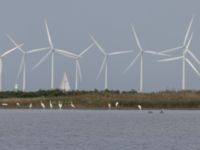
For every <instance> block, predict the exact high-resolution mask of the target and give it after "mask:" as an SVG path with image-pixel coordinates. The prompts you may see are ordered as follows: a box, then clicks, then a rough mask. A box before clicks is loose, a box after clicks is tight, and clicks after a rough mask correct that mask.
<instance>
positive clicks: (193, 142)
mask: <svg viewBox="0 0 200 150" xmlns="http://www.w3.org/2000/svg"><path fill="white" fill-rule="evenodd" d="M0 149H1V150H200V111H165V113H164V114H160V113H159V111H156V110H154V111H153V113H152V114H148V113H147V111H131V110H129V111H125V110H120V111H114V110H113V111H109V110H0Z"/></svg>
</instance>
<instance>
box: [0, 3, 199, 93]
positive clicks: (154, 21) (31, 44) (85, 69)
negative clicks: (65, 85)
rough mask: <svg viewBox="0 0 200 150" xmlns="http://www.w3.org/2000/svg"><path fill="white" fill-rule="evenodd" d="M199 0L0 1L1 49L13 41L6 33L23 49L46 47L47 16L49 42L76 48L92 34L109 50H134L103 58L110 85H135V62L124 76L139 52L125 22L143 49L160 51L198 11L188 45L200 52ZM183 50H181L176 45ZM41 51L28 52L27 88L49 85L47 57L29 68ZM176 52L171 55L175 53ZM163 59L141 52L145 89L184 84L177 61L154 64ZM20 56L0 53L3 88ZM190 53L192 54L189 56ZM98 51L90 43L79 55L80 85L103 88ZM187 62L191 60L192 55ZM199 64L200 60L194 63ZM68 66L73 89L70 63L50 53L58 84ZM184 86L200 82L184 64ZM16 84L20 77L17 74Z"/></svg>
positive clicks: (8, 84)
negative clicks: (137, 37) (50, 39)
mask: <svg viewBox="0 0 200 150" xmlns="http://www.w3.org/2000/svg"><path fill="white" fill-rule="evenodd" d="M199 6H200V2H199V1H198V0H165V1H161V0H151V1H148V0H51V1H50V0H17V1H13V0H1V1H0V19H1V25H0V49H1V50H0V53H1V54H2V53H3V52H4V51H6V50H7V49H10V48H12V47H13V45H12V43H11V42H10V41H9V40H8V39H7V38H6V36H5V34H7V33H8V34H10V35H11V36H12V37H13V38H14V39H15V40H16V41H17V42H18V43H24V46H23V48H24V49H25V50H31V49H34V48H41V47H46V46H48V41H47V35H46V31H45V26H44V19H47V21H48V25H49V29H50V32H51V36H52V40H53V43H54V46H55V47H56V48H59V49H64V50H69V51H71V52H74V53H80V52H81V51H82V50H83V49H85V48H86V47H87V46H89V45H90V44H91V43H92V41H91V39H90V37H89V34H90V33H91V34H92V35H93V36H94V37H95V38H96V40H97V41H98V42H99V43H100V44H101V45H102V47H103V48H104V49H105V50H106V51H107V52H114V51H119V50H120V51H121V50H130V49H134V50H136V51H135V52H134V53H132V54H125V55H120V56H116V57H114V56H113V57H112V58H110V59H109V61H108V87H109V89H115V90H116V89H120V90H130V89H136V90H138V89H139V61H137V62H136V63H135V65H134V66H133V68H131V69H130V70H129V71H128V72H127V73H126V74H123V71H124V69H125V68H126V67H127V65H128V64H129V63H130V62H131V60H132V59H133V58H134V57H135V55H136V54H137V52H138V49H137V46H136V42H135V39H134V38H133V35H132V32H131V27H130V24H131V23H132V24H134V26H135V28H136V31H137V33H138V36H139V39H140V42H141V44H142V47H143V48H144V49H150V50H155V51H159V50H162V49H166V48H172V47H176V46H180V45H181V44H182V43H183V39H184V35H185V33H186V29H187V26H188V24H189V21H190V19H191V17H192V15H193V14H194V15H195V20H194V24H193V26H192V31H193V32H194V38H193V41H192V43H191V46H190V48H191V50H192V51H193V52H194V54H195V55H196V56H197V57H198V58H200V49H199V47H200V43H199V39H200V9H199ZM179 52H181V51H179ZM45 54H46V52H40V53H37V54H32V55H29V56H28V58H27V67H28V68H27V89H28V90H37V89H48V88H50V57H49V58H48V59H47V60H46V61H45V62H44V63H43V64H41V66H40V67H38V68H37V69H36V70H34V71H32V72H31V68H32V67H33V66H34V64H36V63H37V62H38V61H39V60H40V58H41V57H42V56H44V55H45ZM179 54H181V53H173V55H174V56H178V55H179ZM160 58H162V57H155V56H151V55H145V56H144V90H145V91H146V92H149V91H160V90H165V89H172V90H178V89H180V88H181V61H176V62H170V63H158V62H157V60H158V59H160ZM20 59H21V54H20V52H19V51H16V52H14V53H12V54H10V55H8V56H7V57H6V58H4V59H3V65H4V66H3V67H4V68H3V85H2V86H3V89H4V90H8V89H10V90H11V89H13V87H14V84H15V82H16V76H17V71H18V68H19V63H20ZM190 59H191V58H190ZM102 60H103V55H102V54H101V53H100V52H99V50H98V49H97V48H96V47H93V48H92V49H91V51H90V52H88V53H87V54H86V55H85V56H84V57H83V58H82V59H81V60H80V63H81V68H82V74H83V82H82V83H80V84H79V86H80V89H82V90H83V89H84V90H92V89H95V88H96V89H103V88H104V76H103V75H102V76H101V77H100V78H99V80H96V76H97V73H98V70H99V68H100V65H101V62H102ZM191 61H192V62H194V61H193V60H192V59H191ZM194 65H195V66H196V67H197V68H198V69H199V71H200V66H198V65H197V64H195V63H194ZM64 72H67V75H68V78H69V82H70V85H71V87H72V88H74V83H75V61H74V60H72V59H66V58H65V57H62V56H59V55H56V56H55V86H56V87H59V86H60V82H61V79H62V76H63V73H64ZM186 72H187V73H186V87H187V88H188V89H196V90H198V89H199V88H200V78H199V77H198V76H197V75H196V74H195V73H194V72H193V70H192V69H191V68H190V67H189V66H188V65H187V66H186ZM20 86H21V80H20Z"/></svg>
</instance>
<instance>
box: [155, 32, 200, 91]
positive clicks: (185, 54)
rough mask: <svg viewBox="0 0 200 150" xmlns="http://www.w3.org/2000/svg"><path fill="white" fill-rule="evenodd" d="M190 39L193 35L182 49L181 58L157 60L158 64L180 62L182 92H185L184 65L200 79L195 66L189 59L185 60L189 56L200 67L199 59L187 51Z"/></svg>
mask: <svg viewBox="0 0 200 150" xmlns="http://www.w3.org/2000/svg"><path fill="white" fill-rule="evenodd" d="M192 37H193V33H192V34H191V36H190V39H189V41H188V43H187V44H186V46H185V47H184V49H183V53H182V55H181V56H178V57H172V58H168V59H162V60H159V62H170V61H176V60H182V90H185V74H186V72H185V65H186V63H187V64H188V65H189V66H190V67H191V68H192V69H193V70H194V72H195V73H196V74H197V75H198V76H199V77H200V73H199V71H198V70H197V69H196V68H195V66H194V65H193V64H192V62H191V61H190V60H189V58H187V54H189V55H190V56H191V57H192V58H193V59H194V60H195V61H196V62H197V63H198V65H200V61H199V59H198V58H197V57H196V56H195V55H194V53H193V52H192V51H191V50H189V46H190V43H191V40H192Z"/></svg>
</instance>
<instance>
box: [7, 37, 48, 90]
mask: <svg viewBox="0 0 200 150" xmlns="http://www.w3.org/2000/svg"><path fill="white" fill-rule="evenodd" d="M7 37H8V39H9V40H10V41H11V42H12V43H13V44H14V45H15V46H17V45H18V44H17V42H16V41H15V40H14V39H13V38H12V37H11V36H10V35H8V34H7ZM18 49H19V51H20V52H21V53H22V58H21V62H20V67H19V70H18V74H17V79H16V85H18V84H17V83H18V80H19V77H20V75H21V74H22V78H23V80H22V91H23V92H24V91H26V57H27V54H30V53H35V52H40V51H44V50H47V49H49V47H45V48H39V49H34V50H30V51H25V50H24V49H22V47H18Z"/></svg>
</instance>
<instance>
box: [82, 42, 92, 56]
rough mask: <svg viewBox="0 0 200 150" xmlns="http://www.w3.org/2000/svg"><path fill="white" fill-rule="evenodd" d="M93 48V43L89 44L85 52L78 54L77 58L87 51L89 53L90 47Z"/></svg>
mask: <svg viewBox="0 0 200 150" xmlns="http://www.w3.org/2000/svg"><path fill="white" fill-rule="evenodd" d="M93 46H94V43H92V44H90V45H89V46H88V47H87V48H86V49H85V50H83V51H82V52H81V53H80V54H79V57H81V56H83V54H85V53H86V52H87V51H89V50H90V49H91V48H92V47H93Z"/></svg>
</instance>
